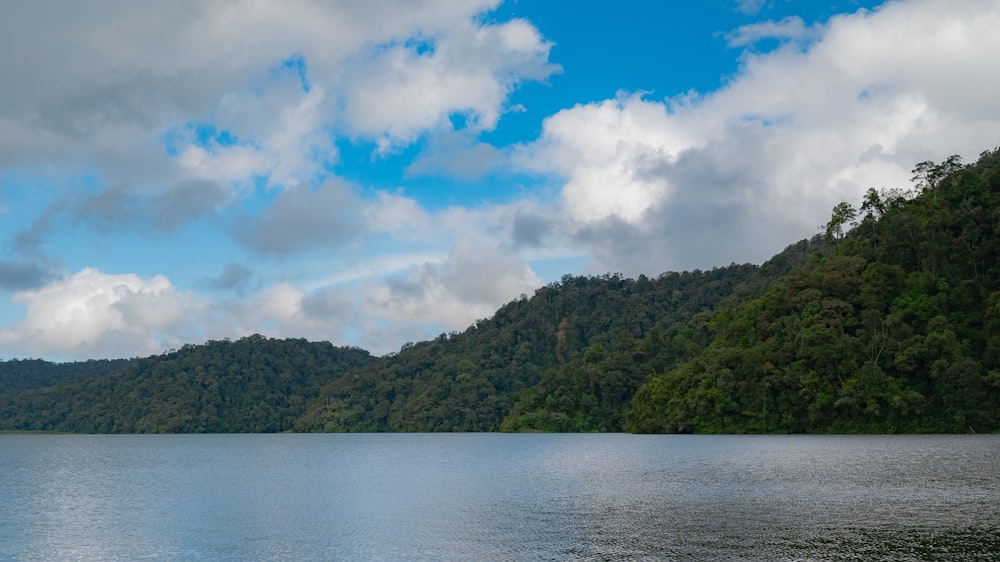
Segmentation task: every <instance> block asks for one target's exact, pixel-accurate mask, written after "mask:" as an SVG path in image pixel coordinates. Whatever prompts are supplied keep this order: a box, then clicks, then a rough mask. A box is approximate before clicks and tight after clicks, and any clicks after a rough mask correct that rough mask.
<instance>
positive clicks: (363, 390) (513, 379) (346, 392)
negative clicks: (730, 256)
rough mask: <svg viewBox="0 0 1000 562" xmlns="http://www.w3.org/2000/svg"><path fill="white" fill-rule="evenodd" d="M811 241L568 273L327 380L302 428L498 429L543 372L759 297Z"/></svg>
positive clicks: (347, 429) (393, 429)
mask: <svg viewBox="0 0 1000 562" xmlns="http://www.w3.org/2000/svg"><path fill="white" fill-rule="evenodd" d="M807 248H808V244H800V245H796V246H793V247H792V248H790V249H789V250H788V252H787V255H786V256H785V257H784V260H779V261H776V262H775V263H774V264H771V265H770V266H769V267H766V268H764V267H758V266H753V265H731V266H729V267H725V268H718V269H714V270H712V271H695V272H686V273H667V274H663V275H660V276H659V277H657V278H655V279H650V278H647V277H645V276H640V277H639V278H638V279H626V278H623V277H621V276H620V275H603V276H598V277H573V276H564V277H563V279H562V281H561V282H560V283H553V284H550V285H547V286H545V287H542V288H540V289H539V290H538V291H536V292H535V294H534V296H533V297H531V298H530V299H529V298H527V297H526V296H523V297H522V298H520V299H517V300H515V301H512V302H510V303H508V304H507V305H505V306H503V307H502V308H500V309H499V310H498V311H497V312H496V314H495V315H494V316H493V317H492V318H489V319H484V320H480V321H478V322H476V323H475V324H473V325H472V326H470V327H469V328H468V329H467V330H465V331H464V332H462V333H453V334H450V335H449V334H442V335H441V336H439V337H438V338H437V339H435V340H433V341H428V342H421V343H418V344H415V345H407V346H404V348H403V349H402V350H400V352H399V353H398V354H396V355H394V356H391V357H387V358H384V359H383V360H381V361H379V362H377V363H375V364H373V365H372V366H370V367H369V368H367V369H364V370H362V371H360V372H358V373H355V374H353V375H352V376H351V377H345V378H343V379H339V380H337V381H334V382H332V383H330V384H329V385H327V386H325V387H324V388H323V389H322V392H321V396H320V398H319V400H317V401H316V402H315V403H314V404H313V405H312V407H310V408H309V411H308V412H307V413H306V415H305V416H304V417H303V418H302V420H300V423H298V424H297V425H296V428H297V429H299V430H303V431H497V430H499V429H500V425H501V423H502V422H503V419H504V418H505V417H506V416H507V415H508V414H509V413H510V410H511V406H512V405H513V403H514V401H515V399H516V397H517V396H518V395H519V394H520V393H521V391H523V390H524V389H527V388H530V387H532V386H534V385H535V384H537V383H538V381H539V380H540V379H541V378H542V376H543V373H545V371H546V370H548V369H552V368H555V367H558V366H559V365H562V364H565V363H567V362H570V361H573V360H574V359H575V358H577V357H579V356H581V355H582V354H583V352H584V350H585V349H587V348H588V347H590V346H591V345H594V344H604V345H610V344H611V343H612V341H613V340H614V339H615V338H616V337H618V336H619V334H628V335H629V336H630V337H632V338H642V337H645V335H646V334H648V333H649V332H650V330H653V329H654V328H655V327H657V326H659V327H661V328H662V327H667V326H671V325H673V324H675V323H678V322H680V323H683V322H685V321H686V320H687V319H688V318H690V317H691V316H693V315H695V314H697V313H699V312H704V311H707V310H711V309H712V308H713V307H714V306H716V305H717V304H718V303H719V302H720V301H722V300H723V299H726V298H733V295H743V294H745V295H754V294H762V293H763V291H764V289H765V288H766V286H767V284H768V282H769V279H770V278H771V277H774V276H777V275H780V272H783V271H784V269H786V268H791V267H792V266H793V265H792V264H794V263H795V262H796V261H797V260H801V259H804V258H802V256H801V254H802V253H803V252H804V251H806V249H807Z"/></svg>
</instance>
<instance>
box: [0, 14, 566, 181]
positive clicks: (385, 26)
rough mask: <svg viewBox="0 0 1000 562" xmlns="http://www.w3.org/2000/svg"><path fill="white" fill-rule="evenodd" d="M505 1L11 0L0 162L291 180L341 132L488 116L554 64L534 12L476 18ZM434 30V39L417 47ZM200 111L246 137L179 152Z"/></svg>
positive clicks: (132, 177) (330, 151) (386, 134)
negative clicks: (168, 146)
mask: <svg viewBox="0 0 1000 562" xmlns="http://www.w3.org/2000/svg"><path fill="white" fill-rule="evenodd" d="M497 3H498V0H422V1H416V0H413V1H411V0H382V1H379V2H335V3H331V2H322V1H308V0H303V1H300V2H294V3H291V4H275V3H269V2H256V1H253V0H219V1H217V2H210V3H204V4H201V3H199V4H191V3H187V2H162V3H157V4H156V5H155V8H151V7H150V6H148V5H143V6H137V5H135V4H133V3H130V2H124V1H114V0H112V1H109V2H102V3H100V4H98V5H87V6H83V5H77V4H66V3H52V2H47V1H44V0H43V1H40V2H31V3H25V4H20V5H18V6H10V7H8V8H7V9H5V11H4V17H3V18H2V19H0V36H2V37H4V44H5V45H6V46H8V47H9V48H6V49H3V50H0V68H2V69H4V83H5V85H7V86H8V87H5V88H3V89H2V90H0V168H3V167H5V166H7V165H12V164H16V165H18V166H25V165H33V164H41V163H42V162H46V161H47V160H49V159H50V158H55V161H57V162H59V168H60V169H62V170H64V171H65V173H79V172H80V171H81V170H85V171H88V172H89V171H91V170H93V169H94V168H95V167H96V168H98V169H100V171H101V173H102V175H104V176H105V177H106V179H107V180H108V181H109V182H110V183H129V182H132V181H145V182H151V181H163V182H165V183H176V182H179V181H182V180H184V179H191V178H192V177H193V178H197V179H208V180H219V181H248V180H250V179H251V178H253V177H254V176H261V175H263V176H267V177H269V178H270V180H271V181H272V182H273V183H274V184H276V185H280V186H287V185H295V184H296V183H298V182H300V181H306V180H309V179H313V178H314V177H315V173H316V172H317V171H318V170H319V171H321V170H323V166H324V165H325V164H326V163H328V162H331V161H334V160H335V159H336V150H335V148H334V146H333V144H332V141H331V135H332V134H333V132H334V131H342V130H343V129H345V128H347V129H352V130H353V132H354V133H355V134H360V135H363V136H365V137H368V138H372V139H379V140H381V141H382V142H388V143H390V144H393V145H397V144H399V143H405V142H409V141H411V140H412V139H413V138H415V136H416V135H419V134H421V132H422V131H424V130H426V129H429V128H434V127H437V126H438V125H440V124H441V123H443V122H445V121H446V120H447V119H446V118H447V115H448V114H449V113H453V112H460V113H466V114H467V115H468V118H469V119H470V120H471V121H472V122H474V123H475V125H476V126H477V127H479V128H490V127H492V126H493V125H495V123H496V120H497V118H498V116H499V114H500V113H501V112H503V111H504V110H505V100H506V96H507V94H508V93H509V92H510V89H511V88H512V87H513V86H514V85H515V84H517V83H519V82H521V81H524V80H543V79H544V78H545V77H547V76H548V75H549V74H550V73H551V72H552V71H553V70H554V69H555V67H553V66H551V65H549V64H548V63H547V57H548V49H549V45H548V44H547V43H546V42H545V41H543V40H542V39H541V37H540V36H539V34H538V32H537V30H535V28H534V27H532V26H531V25H530V24H529V23H527V22H524V21H512V22H507V23H503V24H496V25H484V24H481V23H478V22H477V21H476V19H477V16H478V15H479V14H481V13H483V12H485V11H488V10H491V9H493V8H494V7H495V6H496V4H497ZM40 29H44V30H45V31H46V32H45V33H38V30H40ZM422 38H429V39H430V40H432V41H433V42H434V43H435V45H436V49H435V51H434V52H433V53H431V54H428V55H426V56H424V55H419V56H418V55H416V54H414V53H413V51H412V50H410V49H409V48H407V47H406V45H408V44H410V43H409V42H410V41H412V40H414V39H416V40H421V39H422ZM289 60H292V61H295V64H292V65H291V67H292V68H286V67H285V65H284V63H285V62H286V61H289ZM348 61H350V64H348V65H347V66H345V64H346V63H347V62H348ZM300 72H301V73H304V74H305V76H304V78H305V79H306V84H303V83H302V82H301V80H300V78H302V77H301V76H299V74H300ZM386 85H393V88H385V87H384V86H386ZM14 86H16V87H14ZM305 86H308V87H305ZM303 90H308V91H307V92H306V91H303ZM403 102H406V103H403ZM192 121H199V122H209V123H217V124H219V126H220V128H221V129H225V130H227V131H231V132H233V133H234V134H236V135H237V136H238V137H239V138H240V140H241V141H242V142H241V143H239V144H236V145H231V146H214V147H205V146H201V145H199V144H197V143H191V144H187V145H182V146H177V147H175V148H176V151H177V153H178V157H177V158H176V159H175V158H174V157H173V156H171V155H169V154H167V152H166V150H165V148H164V146H163V136H164V135H165V134H169V133H171V131H176V130H177V128H178V127H183V126H184V125H185V124H187V123H189V122H192Z"/></svg>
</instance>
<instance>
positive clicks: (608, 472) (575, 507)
mask: <svg viewBox="0 0 1000 562" xmlns="http://www.w3.org/2000/svg"><path fill="white" fill-rule="evenodd" d="M0 474H3V478H2V479H0V506H2V508H0V509H2V510H3V511H2V515H3V517H2V518H0V560H331V559H332V560H473V559H475V560H483V559H489V560H546V559H548V560H574V559H577V560H644V559H645V560H671V559H676V560H705V559H719V560H872V559H879V560H900V561H903V560H953V559H962V560H996V559H997V554H996V553H997V552H1000V436H887V437H882V436H854V437H848V436H740V437H736V436H632V435H497V434H435V435H429V434H382V435H194V436H57V435H6V436H0Z"/></svg>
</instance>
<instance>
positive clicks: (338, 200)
mask: <svg viewBox="0 0 1000 562" xmlns="http://www.w3.org/2000/svg"><path fill="white" fill-rule="evenodd" d="M496 5H497V0H482V1H479V0H468V1H466V0H423V1H419V2H418V1H410V0H398V1H397V0H385V1H381V2H377V3H376V2H340V3H329V2H319V1H316V2H312V1H306V0H303V1H298V2H292V3H264V2H251V1H249V0H247V1H242V0H222V1H218V2H211V3H188V2H174V3H162V4H157V10H150V9H148V7H147V6H141V7H140V6H137V5H135V4H132V3H129V2H105V3H101V4H100V5H98V6H91V5H87V6H83V5H76V4H66V3H58V2H48V1H44V0H43V1H40V2H31V3H20V4H15V5H12V6H8V7H7V9H5V17H4V18H2V19H0V37H2V39H0V41H3V45H4V46H5V47H7V48H4V49H0V69H2V72H3V76H4V83H5V85H9V87H5V88H2V89H0V214H2V216H3V218H4V221H5V223H6V224H5V225H4V226H3V228H2V229H0V235H2V236H3V237H4V244H3V246H2V248H3V252H4V253H2V254H0V290H3V291H5V292H4V293H3V295H6V297H7V298H8V299H9V301H10V304H9V307H8V308H9V309H10V310H16V311H19V313H20V316H18V315H17V314H13V313H10V312H9V311H8V314H7V316H5V317H4V323H3V324H0V326H3V327H0V355H6V356H27V355H35V356H46V357H56V358H86V357H108V356H135V355H143V354H149V353H155V352H157V351H160V350H163V349H166V348H169V347H175V346H177V345H179V344H182V343H185V342H189V341H200V340H202V339H205V338H221V337H239V336H242V335H246V334H248V333H252V332H260V333H264V334H268V335H273V336H291V337H307V338H310V339H329V340H331V341H334V342H335V343H338V344H340V343H351V344H355V345H361V346H363V347H366V348H369V349H371V350H373V351H375V352H377V353H382V352H387V351H392V350H395V349H397V348H398V347H399V345H400V344H401V343H402V342H405V341H411V340H418V339H424V338H427V337H433V336H434V335H436V334H437V333H439V332H443V331H451V330H461V329H463V328H464V327H465V326H467V325H468V324H469V323H471V322H472V321H474V320H476V319H478V318H482V317H486V316H488V315H490V314H491V313H492V312H493V311H494V310H495V309H496V308H497V307H498V306H499V305H501V304H503V303H504V302H506V301H508V300H510V299H513V298H516V297H517V295H519V294H521V293H528V294H530V293H531V292H532V291H533V290H534V289H535V288H537V287H538V286H539V285H541V284H542V283H544V282H546V281H547V279H545V278H544V277H543V276H542V275H541V274H540V273H539V271H541V270H542V269H544V268H545V266H546V265H545V264H546V263H548V262H550V261H552V262H554V263H564V262H565V263H577V264H582V265H581V266H579V269H578V270H576V271H562V272H560V274H561V273H604V272H609V271H617V272H624V273H626V274H628V275H637V274H639V273H645V274H657V273H660V272H662V271H666V270H681V269H691V268H710V267H712V266H716V265H725V264H728V263H730V262H733V261H735V262H746V261H756V262H759V261H761V260H763V259H766V258H767V257H769V256H770V255H772V254H774V253H775V252H777V251H779V250H780V249H781V248H782V247H784V246H785V245H786V244H789V243H791V242H794V241H795V240H798V239H801V238H803V237H808V236H810V235H812V234H814V233H815V232H817V229H818V225H820V224H822V223H823V222H825V221H826V220H827V219H828V217H829V212H830V209H831V208H832V207H833V205H834V204H835V203H836V202H838V201H840V200H848V201H855V202H857V201H858V200H859V198H860V196H861V194H862V193H863V192H864V191H865V189H867V187H869V186H874V187H900V186H905V185H906V184H907V183H908V181H909V177H910V175H911V174H910V170H911V168H912V167H913V165H914V164H915V163H916V162H920V161H923V160H928V159H932V160H942V159H943V158H945V157H946V156H948V155H950V154H954V153H958V154H961V155H962V156H963V157H965V158H966V160H971V159H973V158H975V156H976V155H977V154H978V153H979V152H981V151H982V150H985V149H989V148H992V147H994V146H995V145H996V144H997V143H998V142H1000V141H998V131H1000V105H998V104H997V103H996V100H997V99H1000V74H998V73H996V72H991V69H993V68H1000V34H997V33H996V32H995V30H996V29H1000V3H998V2H995V1H987V2H984V1H975V0H968V1H960V2H943V1H936V0H906V1H896V2H889V3H887V4H885V5H884V6H882V7H880V8H878V9H877V10H874V11H871V12H868V11H864V10H862V11H859V12H857V13H853V14H845V15H839V16H835V17H833V18H832V19H830V20H829V21H825V22H820V23H808V22H806V21H804V20H803V19H801V18H799V17H795V16H790V17H784V18H781V19H777V20H776V21H768V20H762V21H758V22H755V23H753V24H750V25H746V26H743V27H739V28H736V29H731V30H720V31H721V34H720V36H721V37H722V39H721V40H722V41H725V42H727V43H728V45H729V46H730V48H731V50H732V53H733V56H734V57H739V59H740V61H741V66H740V70H739V71H738V73H736V74H735V75H732V76H729V77H728V78H727V80H726V81H725V84H724V85H723V86H722V87H721V88H719V89H718V90H715V91H711V92H695V91H690V92H685V93H682V94H678V95H671V96H669V97H666V98H663V97H659V98H658V97H655V96H653V95H651V94H649V93H646V92H629V91H623V92H619V93H618V95H617V96H615V97H614V98H611V99H606V100H597V101H588V102H586V103H579V104H573V103H567V104H566V105H565V107H564V108H563V109H562V110H560V111H558V112H556V113H554V114H552V115H548V116H545V118H544V119H540V120H539V122H538V126H539V129H538V130H540V134H537V136H536V135H535V134H532V136H531V138H522V139H520V140H519V141H518V142H516V143H513V144H507V143H505V144H501V143H499V142H498V141H494V144H491V141H490V140H489V139H490V138H491V137H490V133H491V132H493V131H495V130H497V129H498V128H499V127H500V126H501V125H502V124H503V123H504V119H505V116H507V115H508V114H510V113H511V112H514V111H518V112H520V111H522V110H523V109H524V108H523V107H521V106H520V105H519V104H518V103H515V102H514V101H513V99H514V96H515V94H516V93H517V92H518V91H519V90H521V89H522V88H524V87H525V86H526V84H529V83H546V82H547V81H549V79H550V77H552V76H553V75H555V74H557V73H559V72H560V71H561V69H560V67H559V60H558V59H557V58H554V56H553V53H554V52H556V51H553V44H552V43H551V42H550V41H549V40H547V39H546V37H545V29H544V28H539V27H536V25H535V24H534V23H532V22H531V21H528V20H524V19H511V20H508V21H493V20H492V19H490V18H489V17H486V15H487V14H489V13H490V11H491V10H492V9H493V8H495V7H496ZM733 9H734V10H736V9H740V10H742V11H743V12H745V13H757V12H758V11H761V10H763V3H761V2H739V3H736V4H734V7H733ZM637 17H638V16H637ZM359 147H361V148H359ZM345 150H348V151H349V150H355V151H357V150H365V151H367V152H368V157H369V158H370V161H371V162H372V163H381V162H387V161H392V159H393V158H400V159H403V161H404V162H405V164H404V166H403V167H404V168H405V173H403V174H402V175H401V177H402V178H403V179H402V180H400V181H401V183H400V185H395V186H392V187H391V188H389V187H386V186H384V185H380V186H376V185H368V184H366V183H365V182H364V181H360V180H357V179H354V178H348V177H346V175H345V173H344V172H343V167H344V166H345V161H344V154H343V152H344V151H345ZM484 178H485V179H484ZM487 180H488V181H490V182H493V184H491V185H500V186H503V189H502V194H501V195H496V193H498V192H501V189H500V188H495V189H494V190H493V191H489V192H486V191H484V192H483V194H482V195H481V196H477V195H475V193H474V192H472V191H471V190H472V189H474V188H473V187H471V186H473V185H478V186H481V185H483V182H485V181H487ZM435 181H440V182H441V185H440V186H435V185H434V183H433V182H435ZM463 182H465V183H466V184H467V185H468V186H469V187H467V191H466V192H458V191H456V193H458V195H456V196H454V200H451V201H449V200H447V199H445V200H444V202H442V200H441V199H440V198H431V197H429V196H428V193H432V192H438V193H441V192H444V191H445V187H444V186H445V185H454V184H456V183H458V184H462V183H463ZM89 246H95V247H97V249H99V250H100V252H97V253H94V254H93V255H94V256H95V257H93V258H92V259H93V260H94V261H93V262H90V261H88V259H91V258H89V257H88V256H89V254H88V255H81V252H82V250H83V249H84V248H87V247H89ZM136 247H139V248H145V250H138V251H136V250H135V248H136ZM154 248H155V250H154ZM89 249H92V248H89ZM156 252H160V253H161V255H150V254H153V253H156ZM99 256H111V257H107V258H100V257H99ZM176 264H180V265H176Z"/></svg>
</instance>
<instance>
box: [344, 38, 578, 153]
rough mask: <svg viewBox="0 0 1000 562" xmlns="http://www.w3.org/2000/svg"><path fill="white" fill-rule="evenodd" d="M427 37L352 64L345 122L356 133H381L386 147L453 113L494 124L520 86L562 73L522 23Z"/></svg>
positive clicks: (472, 122)
mask: <svg viewBox="0 0 1000 562" xmlns="http://www.w3.org/2000/svg"><path fill="white" fill-rule="evenodd" d="M428 42H429V43H430V44H431V48H429V49H428V48H427V45H426V44H423V45H420V44H417V45H411V44H403V45H398V46H395V47H392V48H389V49H384V50H380V51H377V52H376V55H375V57H374V58H373V59H372V60H366V63H365V64H364V65H356V66H353V67H348V69H349V70H348V71H347V73H346V74H347V79H346V92H345V95H344V104H345V109H344V113H345V119H346V121H347V123H348V124H349V125H350V127H351V128H352V130H353V131H354V132H355V133H357V134H360V135H364V136H368V137H375V138H377V139H378V142H379V147H380V150H382V151H386V150H389V149H391V148H392V147H394V146H396V145H399V144H401V143H402V144H406V143H410V142H413V141H414V140H415V139H416V138H417V136H418V135H419V134H420V133H421V132H423V131H427V130H430V129H437V128H440V127H442V126H444V125H445V124H446V123H447V122H448V121H447V120H448V116H449V115H451V114H453V113H461V114H464V115H465V118H466V123H467V126H468V127H469V128H471V129H473V130H476V131H481V130H489V129H492V128H493V127H495V126H496V123H497V120H498V119H499V117H500V114H501V112H502V111H503V110H504V109H505V108H504V103H505V101H506V99H507V96H508V94H509V93H510V91H511V90H512V89H513V88H514V86H515V85H516V84H517V83H519V82H521V81H524V80H544V79H546V78H547V77H548V76H549V75H551V74H552V73H553V72H555V71H557V70H558V67H557V66H555V65H553V64H551V63H549V62H548V55H549V49H550V47H551V45H550V44H549V43H547V42H546V41H544V40H543V39H542V37H541V35H540V34H539V33H538V30H537V29H535V27H534V26H532V25H531V24H530V23H528V22H527V21H524V20H514V21H510V22H506V23H502V24H495V25H474V24H472V22H468V24H467V25H465V26H463V27H461V28H458V29H453V30H450V33H449V34H448V35H446V36H440V37H430V38H428ZM421 48H424V49H425V50H421Z"/></svg>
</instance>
